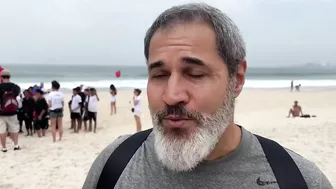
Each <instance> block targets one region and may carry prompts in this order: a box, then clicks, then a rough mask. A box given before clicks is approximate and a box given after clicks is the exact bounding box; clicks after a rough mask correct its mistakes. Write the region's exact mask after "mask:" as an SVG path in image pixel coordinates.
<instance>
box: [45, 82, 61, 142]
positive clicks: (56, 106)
mask: <svg viewBox="0 0 336 189" xmlns="http://www.w3.org/2000/svg"><path fill="white" fill-rule="evenodd" d="M60 87H61V85H60V84H59V83H58V82H57V81H52V82H51V90H52V91H51V92H50V93H49V95H48V97H47V102H48V106H49V118H50V125H51V132H52V138H53V142H56V131H57V129H56V126H58V132H59V141H61V140H62V136H63V109H64V95H63V93H62V92H60V91H59V89H60Z"/></svg>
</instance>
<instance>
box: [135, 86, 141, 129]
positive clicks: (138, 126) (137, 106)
mask: <svg viewBox="0 0 336 189" xmlns="http://www.w3.org/2000/svg"><path fill="white" fill-rule="evenodd" d="M133 94H134V96H133V105H134V106H133V114H134V119H135V124H136V131H137V132H140V131H141V119H140V115H141V96H140V94H141V90H140V89H134V92H133Z"/></svg>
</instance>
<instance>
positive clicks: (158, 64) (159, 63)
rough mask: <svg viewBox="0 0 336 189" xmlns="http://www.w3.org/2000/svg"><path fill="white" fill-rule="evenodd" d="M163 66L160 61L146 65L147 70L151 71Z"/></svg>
mask: <svg viewBox="0 0 336 189" xmlns="http://www.w3.org/2000/svg"><path fill="white" fill-rule="evenodd" d="M163 65H164V63H163V62H162V61H156V62H152V63H149V65H148V70H149V71H150V70H152V69H154V68H160V67H162V66H163Z"/></svg>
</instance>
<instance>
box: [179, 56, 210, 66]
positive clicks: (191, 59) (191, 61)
mask: <svg viewBox="0 0 336 189" xmlns="http://www.w3.org/2000/svg"><path fill="white" fill-rule="evenodd" d="M182 61H183V62H184V63H186V64H193V65H197V66H205V65H206V64H205V63H204V62H203V61H202V60H201V59H198V58H194V57H183V58H182Z"/></svg>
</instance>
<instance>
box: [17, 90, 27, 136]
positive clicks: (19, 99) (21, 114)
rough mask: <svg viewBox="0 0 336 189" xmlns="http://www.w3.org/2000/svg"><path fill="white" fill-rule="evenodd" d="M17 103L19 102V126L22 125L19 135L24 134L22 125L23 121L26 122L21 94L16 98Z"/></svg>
mask: <svg viewBox="0 0 336 189" xmlns="http://www.w3.org/2000/svg"><path fill="white" fill-rule="evenodd" d="M16 101H17V102H18V109H17V119H18V121H19V125H20V131H19V133H23V131H22V125H23V121H24V118H25V116H24V112H23V108H22V101H23V98H22V94H21V93H20V95H19V96H17V97H16Z"/></svg>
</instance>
